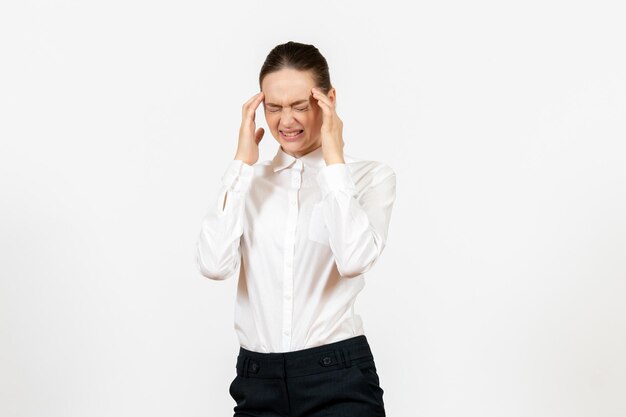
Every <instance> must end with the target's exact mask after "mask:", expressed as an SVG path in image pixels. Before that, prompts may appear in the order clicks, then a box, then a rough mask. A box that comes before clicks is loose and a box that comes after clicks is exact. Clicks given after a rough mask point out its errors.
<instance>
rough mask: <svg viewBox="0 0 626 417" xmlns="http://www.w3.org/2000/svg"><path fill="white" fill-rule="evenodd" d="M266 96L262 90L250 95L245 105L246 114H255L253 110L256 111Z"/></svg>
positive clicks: (244, 111)
mask: <svg viewBox="0 0 626 417" xmlns="http://www.w3.org/2000/svg"><path fill="white" fill-rule="evenodd" d="M264 96H265V95H264V93H263V92H262V91H261V92H259V93H257V94H255V95H253V96H252V97H250V99H249V100H248V101H246V102H245V103H244V105H243V113H244V116H250V113H252V114H254V113H253V112H254V111H256V109H257V107H258V106H259V104H260V103H261V101H263V98H264Z"/></svg>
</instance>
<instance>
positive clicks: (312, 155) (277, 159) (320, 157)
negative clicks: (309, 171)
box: [272, 146, 326, 172]
mask: <svg viewBox="0 0 626 417" xmlns="http://www.w3.org/2000/svg"><path fill="white" fill-rule="evenodd" d="M296 159H300V160H301V161H302V162H303V163H304V165H305V166H307V167H312V168H322V167H324V166H325V165H326V161H324V152H323V150H322V147H321V146H320V147H318V148H316V149H314V150H312V151H311V152H309V153H307V154H305V155H302V156H301V157H300V158H296V157H294V156H292V155H289V154H288V153H287V152H285V151H283V148H282V147H280V146H279V147H278V150H277V151H276V155H275V156H274V158H273V159H272V167H273V169H274V172H276V171H280V170H281V169H284V168H288V167H290V166H291V165H292V164H293V163H294V162H295V161H296Z"/></svg>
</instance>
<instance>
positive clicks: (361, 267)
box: [335, 241, 385, 278]
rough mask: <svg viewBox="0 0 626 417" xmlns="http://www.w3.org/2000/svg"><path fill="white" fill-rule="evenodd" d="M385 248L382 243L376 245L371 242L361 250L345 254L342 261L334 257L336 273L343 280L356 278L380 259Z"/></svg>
mask: <svg viewBox="0 0 626 417" xmlns="http://www.w3.org/2000/svg"><path fill="white" fill-rule="evenodd" d="M384 248H385V244H384V242H382V241H380V242H379V243H378V244H376V243H374V242H372V243H371V244H369V245H366V246H364V247H362V248H361V250H358V251H354V252H352V253H349V254H345V256H343V257H342V258H343V259H339V258H338V257H335V264H336V265H337V271H339V275H341V276H342V277H343V278H356V277H358V276H360V275H363V274H365V273H366V272H368V271H369V270H370V269H372V267H373V266H374V265H376V262H377V261H378V259H379V258H380V255H381V254H382V252H383V249H384Z"/></svg>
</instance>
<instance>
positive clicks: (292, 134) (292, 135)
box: [283, 130, 302, 137]
mask: <svg viewBox="0 0 626 417" xmlns="http://www.w3.org/2000/svg"><path fill="white" fill-rule="evenodd" d="M300 132H302V131H301V130H299V131H297V132H292V133H287V132H283V135H285V136H287V137H294V136H298V135H299V134H300Z"/></svg>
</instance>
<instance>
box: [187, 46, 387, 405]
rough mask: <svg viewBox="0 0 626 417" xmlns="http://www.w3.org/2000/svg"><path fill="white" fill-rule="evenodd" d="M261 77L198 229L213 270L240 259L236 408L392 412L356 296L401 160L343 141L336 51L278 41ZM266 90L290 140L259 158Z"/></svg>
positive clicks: (227, 268) (269, 115)
mask: <svg viewBox="0 0 626 417" xmlns="http://www.w3.org/2000/svg"><path fill="white" fill-rule="evenodd" d="M259 84H260V89H261V91H260V92H259V93H257V94H255V95H254V96H252V97H251V98H250V99H249V100H248V101H247V102H246V103H245V104H244V105H243V115H242V123H241V128H240V130H239V143H238V146H237V152H236V154H235V157H234V160H232V161H231V163H230V164H229V166H228V169H227V170H226V172H225V173H224V175H223V176H222V178H221V184H220V189H219V192H218V197H217V199H216V200H215V202H214V204H213V205H212V206H211V208H210V210H209V212H208V213H207V215H206V216H205V218H204V219H203V222H202V229H201V233H200V236H199V238H198V242H197V249H198V251H197V258H196V259H197V263H198V267H199V269H200V272H201V273H202V274H203V275H204V276H206V277H207V278H211V279H215V280H224V279H227V278H229V277H231V276H233V275H235V274H236V273H238V280H239V281H238V287H237V298H236V303H235V330H236V333H237V336H238V338H239V343H240V350H239V355H238V357H237V360H236V377H235V378H234V380H233V381H232V383H231V385H230V388H229V391H230V395H231V396H232V397H233V399H234V400H235V401H236V406H235V408H234V411H235V416H248V417H252V416H255V417H257V416H258V417H260V416H263V417H269V416H276V417H287V416H288V417H330V416H351V417H382V416H385V408H384V403H383V389H382V388H381V387H380V381H379V377H378V374H377V372H376V366H375V363H374V356H373V355H372V351H371V349H370V346H369V344H368V341H367V338H366V336H365V334H364V330H363V324H362V321H361V318H360V316H359V315H358V314H356V313H355V312H354V307H353V306H354V302H355V299H356V297H357V295H358V293H359V292H360V291H361V290H362V289H363V287H364V285H365V281H364V274H365V273H366V272H367V271H369V270H370V269H371V268H372V266H373V265H374V264H375V263H376V261H377V260H378V258H379V257H380V255H381V253H382V251H383V248H384V247H385V243H386V240H387V231H388V227H389V221H390V217H391V211H392V206H393V203H394V200H395V188H396V179H395V173H394V171H393V170H392V169H391V168H390V167H389V166H387V165H385V164H383V163H381V162H377V161H368V160H361V159H357V158H355V157H352V156H350V155H348V154H346V153H344V151H343V148H344V142H343V137H342V121H341V119H340V118H339V117H338V116H337V113H336V111H335V104H336V92H335V89H334V88H333V87H332V85H331V82H330V76H329V71H328V64H327V62H326V59H325V58H324V57H323V56H322V55H321V54H320V52H319V50H318V49H317V48H316V47H314V46H313V45H306V44H301V43H296V42H287V43H285V44H282V45H278V46H276V47H275V48H274V49H272V51H270V53H269V55H268V56H267V58H266V60H265V63H264V64H263V66H262V68H261V73H260V76H259ZM262 102H263V109H264V113H265V119H266V121H267V125H268V127H269V129H270V131H271V133H272V136H274V138H275V139H276V141H277V142H278V144H279V148H278V150H277V152H276V155H275V156H274V157H273V158H272V159H271V160H267V161H263V162H259V163H257V161H258V158H259V147H258V146H259V143H260V142H261V140H262V138H263V135H264V130H263V128H259V129H256V126H255V112H256V109H257V108H258V106H259V105H260V104H261V103H262Z"/></svg>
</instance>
